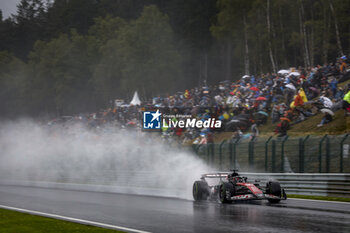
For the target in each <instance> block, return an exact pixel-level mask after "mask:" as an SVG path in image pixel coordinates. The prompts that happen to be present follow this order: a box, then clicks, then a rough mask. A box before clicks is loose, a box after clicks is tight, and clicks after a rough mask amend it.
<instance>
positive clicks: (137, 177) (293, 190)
mask: <svg viewBox="0 0 350 233" xmlns="http://www.w3.org/2000/svg"><path fill="white" fill-rule="evenodd" d="M240 175H243V176H247V177H248V182H254V180H259V181H260V184H261V185H264V184H265V183H266V182H267V181H269V180H277V181H279V182H280V183H281V186H282V187H283V188H284V189H285V190H286V192H287V194H300V195H315V196H330V197H347V198H350V174H344V173H343V174H340V173H338V174H325V173H294V174H293V173H292V174H291V173H247V172H242V173H241V172H240ZM198 178H199V177H198ZM163 179H164V177H160V176H159V175H157V174H155V173H154V172H151V171H149V172H138V173H137V174H135V173H132V172H128V171H124V172H115V171H113V170H103V171H100V173H99V175H98V176H89V177H75V176H74V175H73V174H72V175H68V174H65V175H62V177H60V178H59V179H57V177H51V178H50V177H49V176H47V177H45V179H44V180H42V179H41V180H37V179H36V178H35V177H32V178H31V177H17V178H16V179H14V178H13V177H11V179H10V178H9V177H8V178H7V179H6V178H5V179H4V178H2V179H0V184H7V185H11V184H12V185H25V186H38V187H57V188H70V187H72V188H74V189H77V190H79V189H81V190H85V188H91V187H94V188H95V190H100V191H108V192H118V193H119V192H122V193H124V192H125V193H143V194H145V193H146V194H147V195H157V194H158V195H159V194H162V195H163V194H165V193H167V195H170V196H171V195H173V194H176V195H178V194H180V193H182V192H186V190H190V189H191V188H192V186H191V185H189V186H187V187H186V186H177V187H176V189H175V187H169V186H168V185H167V184H166V183H165V182H163ZM180 188H181V189H180ZM87 190H88V189H87ZM92 191H94V190H92ZM152 192H153V193H152Z"/></svg>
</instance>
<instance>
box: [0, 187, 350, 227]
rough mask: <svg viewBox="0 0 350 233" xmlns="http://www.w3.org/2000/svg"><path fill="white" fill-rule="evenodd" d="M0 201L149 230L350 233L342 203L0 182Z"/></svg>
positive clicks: (349, 215) (349, 207)
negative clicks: (223, 200)
mask: <svg viewBox="0 0 350 233" xmlns="http://www.w3.org/2000/svg"><path fill="white" fill-rule="evenodd" d="M0 205H8V206H13V207H18V208H25V209H31V210H37V211H42V212H46V213H54V214H60V215H64V216H68V217H75V218H81V219H85V220H90V221H96V222H101V223H107V224H114V225H119V226H125V227H131V228H135V229H139V230H144V231H150V232H337V233H338V232H350V204H342V203H340V204H329V203H323V202H311V201H298V200H287V201H284V202H283V203H281V204H278V205H270V204H268V203H267V202H265V201H254V202H245V203H235V204H231V205H222V204H220V203H216V202H209V201H205V202H194V201H191V200H181V199H171V198H161V197H149V196H136V195H125V194H114V193H102V192H81V191H70V190H60V189H46V188H33V187H20V186H5V185H0ZM299 207H302V208H304V209H300V208H299ZM316 209H318V210H316ZM332 209H334V210H336V211H339V212H334V211H330V210H332ZM341 211H344V213H342V212H341ZM0 230H1V226H0Z"/></svg>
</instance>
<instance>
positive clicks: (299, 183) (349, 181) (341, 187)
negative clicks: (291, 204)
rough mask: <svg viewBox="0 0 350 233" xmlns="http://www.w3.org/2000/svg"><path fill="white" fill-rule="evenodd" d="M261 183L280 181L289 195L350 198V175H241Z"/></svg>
mask: <svg viewBox="0 0 350 233" xmlns="http://www.w3.org/2000/svg"><path fill="white" fill-rule="evenodd" d="M241 175H244V176H247V177H248V178H250V179H259V180H260V181H261V182H265V181H268V180H278V181H279V182H280V183H281V186H282V187H283V188H285V189H286V192H287V194H300V195H315V196H330V197H347V198H350V174H340V173H339V174H324V173H294V174H288V173H287V174H286V173H241Z"/></svg>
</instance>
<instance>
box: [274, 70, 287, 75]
mask: <svg viewBox="0 0 350 233" xmlns="http://www.w3.org/2000/svg"><path fill="white" fill-rule="evenodd" d="M277 73H278V74H289V70H280V71H278V72H277Z"/></svg>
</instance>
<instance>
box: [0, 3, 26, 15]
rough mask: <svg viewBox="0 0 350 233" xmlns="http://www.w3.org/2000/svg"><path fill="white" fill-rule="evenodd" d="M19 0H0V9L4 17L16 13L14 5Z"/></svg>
mask: <svg viewBox="0 0 350 233" xmlns="http://www.w3.org/2000/svg"><path fill="white" fill-rule="evenodd" d="M20 1H21V0H0V9H1V10H2V15H3V18H4V19H6V18H8V17H9V16H11V14H14V13H16V10H17V8H16V6H17V4H18V3H19V2H20Z"/></svg>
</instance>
